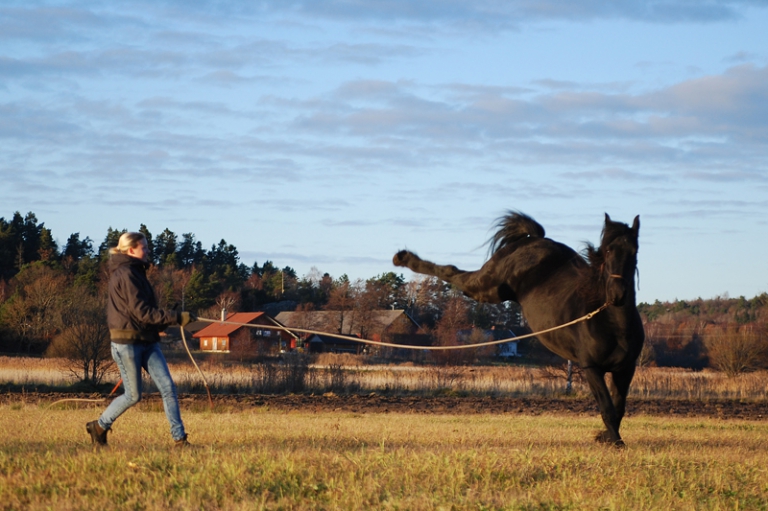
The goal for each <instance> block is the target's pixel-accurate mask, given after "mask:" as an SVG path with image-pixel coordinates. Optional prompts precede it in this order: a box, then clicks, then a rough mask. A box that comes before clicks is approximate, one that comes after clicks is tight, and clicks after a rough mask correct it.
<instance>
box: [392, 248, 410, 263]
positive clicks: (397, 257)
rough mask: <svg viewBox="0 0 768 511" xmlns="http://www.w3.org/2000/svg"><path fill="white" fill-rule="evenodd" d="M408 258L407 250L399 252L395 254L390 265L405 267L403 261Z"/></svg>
mask: <svg viewBox="0 0 768 511" xmlns="http://www.w3.org/2000/svg"><path fill="white" fill-rule="evenodd" d="M407 256H408V251H407V250H401V251H400V252H398V253H397V254H395V257H393V258H392V263H393V264H394V265H395V266H405V264H406V263H405V259H406V257H407Z"/></svg>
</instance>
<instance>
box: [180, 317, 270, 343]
mask: <svg viewBox="0 0 768 511" xmlns="http://www.w3.org/2000/svg"><path fill="white" fill-rule="evenodd" d="M260 317H264V318H265V319H269V320H271V321H272V322H274V320H273V319H272V318H270V317H269V316H267V315H266V314H264V313H263V312H230V313H229V314H227V319H226V320H227V321H231V322H232V323H246V324H248V323H253V322H254V321H255V320H256V319H258V318H260ZM240 328H242V325H233V324H231V323H210V324H209V325H208V326H207V327H205V328H203V329H202V330H198V331H197V332H195V333H194V334H192V337H197V338H200V337H227V336H229V335H231V334H232V332H234V331H235V330H238V329H240Z"/></svg>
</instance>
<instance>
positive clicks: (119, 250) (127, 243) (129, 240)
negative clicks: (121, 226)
mask: <svg viewBox="0 0 768 511" xmlns="http://www.w3.org/2000/svg"><path fill="white" fill-rule="evenodd" d="M146 239H147V237H146V236H144V235H143V234H142V233H140V232H124V233H123V234H122V235H121V236H120V240H119V241H118V242H117V246H116V247H112V248H110V249H109V254H110V255H115V254H127V253H128V249H129V248H136V247H137V246H138V244H139V243H141V240H146Z"/></svg>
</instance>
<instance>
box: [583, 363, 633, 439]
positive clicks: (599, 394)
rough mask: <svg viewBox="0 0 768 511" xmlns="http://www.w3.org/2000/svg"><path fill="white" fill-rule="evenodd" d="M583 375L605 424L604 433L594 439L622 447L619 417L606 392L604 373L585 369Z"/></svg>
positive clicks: (593, 369)
mask: <svg viewBox="0 0 768 511" xmlns="http://www.w3.org/2000/svg"><path fill="white" fill-rule="evenodd" d="M584 374H585V375H586V378H587V383H588V384H589V388H590V390H591V391H592V395H594V396H595V399H596V400H597V405H598V406H599V407H600V415H601V416H602V418H603V423H604V424H605V428H606V429H605V431H601V432H600V433H598V434H597V436H596V437H595V440H597V441H598V442H603V443H607V444H613V445H615V446H617V447H623V446H624V441H623V440H622V439H621V436H620V435H619V421H620V419H619V416H618V414H617V413H616V407H615V406H614V404H613V400H612V399H611V393H610V392H609V391H608V386H607V385H606V384H605V372H604V371H601V370H598V369H595V368H593V367H587V368H585V369H584Z"/></svg>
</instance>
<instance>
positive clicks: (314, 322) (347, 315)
mask: <svg viewBox="0 0 768 511" xmlns="http://www.w3.org/2000/svg"><path fill="white" fill-rule="evenodd" d="M340 314H341V312H340V311H294V312H281V313H280V314H278V315H277V316H276V317H275V319H277V321H279V322H280V323H281V324H283V325H285V326H287V327H289V328H290V327H293V328H302V329H306V330H319V331H324V332H330V333H339V318H340ZM401 317H405V318H408V320H409V321H410V322H411V323H413V324H414V325H416V322H415V321H413V319H411V317H410V316H408V314H406V313H405V311H404V310H390V309H382V310H377V311H373V314H372V316H371V317H370V318H369V321H368V324H367V325H366V326H367V328H369V329H371V330H372V331H373V333H377V334H381V333H382V332H384V330H386V329H387V327H389V326H390V325H391V324H392V323H394V322H395V321H396V320H397V319H399V318H401ZM360 323H361V321H360V317H359V315H358V314H357V313H356V312H355V311H346V312H344V317H343V322H342V325H341V333H342V334H344V335H350V334H352V335H354V334H356V333H358V332H359V329H360ZM416 326H417V327H418V325H416Z"/></svg>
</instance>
